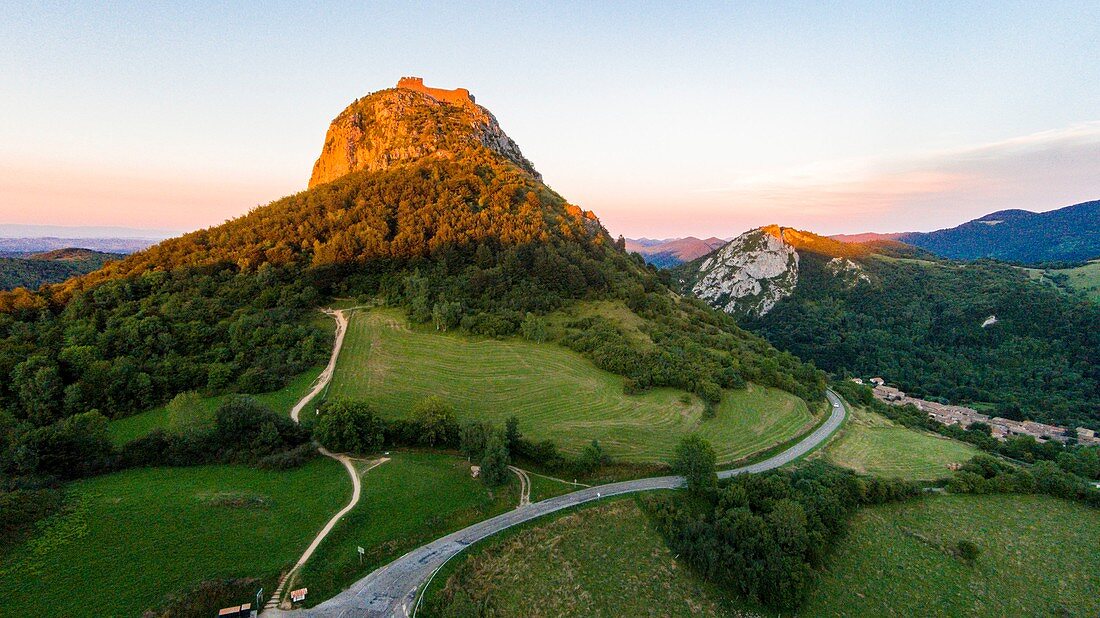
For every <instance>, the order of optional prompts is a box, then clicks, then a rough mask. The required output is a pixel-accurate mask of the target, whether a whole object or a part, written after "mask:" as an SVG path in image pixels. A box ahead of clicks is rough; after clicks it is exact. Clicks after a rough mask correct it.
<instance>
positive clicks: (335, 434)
mask: <svg viewBox="0 0 1100 618" xmlns="http://www.w3.org/2000/svg"><path fill="white" fill-rule="evenodd" d="M320 412H321V415H320V417H319V418H318V419H317V422H316V423H315V424H314V426H313V435H314V436H315V437H316V438H317V441H318V442H320V443H321V444H322V445H323V446H324V447H325V448H327V449H330V450H333V451H336V452H337V453H359V454H364V453H373V452H375V451H379V450H381V449H382V444H383V438H384V425H385V424H384V423H383V421H382V420H381V419H380V418H378V415H377V414H375V412H374V409H373V408H371V406H370V404H368V403H365V402H353V401H346V400H338V401H327V402H325V404H324V405H322V406H321V409H320Z"/></svg>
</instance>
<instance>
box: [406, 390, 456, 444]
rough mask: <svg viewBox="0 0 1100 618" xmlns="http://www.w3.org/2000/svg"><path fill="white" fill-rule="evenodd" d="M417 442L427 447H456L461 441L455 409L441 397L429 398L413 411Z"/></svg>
mask: <svg viewBox="0 0 1100 618" xmlns="http://www.w3.org/2000/svg"><path fill="white" fill-rule="evenodd" d="M412 416H413V423H414V424H415V426H416V430H417V442H418V443H420V444H423V445H425V446H436V445H437V444H438V445H439V446H454V445H455V444H457V443H458V439H459V426H458V421H457V420H455V413H454V409H453V408H451V406H450V404H448V403H447V402H446V401H444V400H443V399H441V398H439V397H428V398H427V399H424V400H422V401H421V402H420V403H418V404H416V406H415V407H414V408H413V410H412Z"/></svg>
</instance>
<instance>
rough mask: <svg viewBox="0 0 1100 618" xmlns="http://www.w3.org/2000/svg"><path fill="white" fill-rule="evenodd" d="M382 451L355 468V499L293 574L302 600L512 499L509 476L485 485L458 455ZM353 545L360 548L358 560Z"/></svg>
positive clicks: (317, 597)
mask: <svg viewBox="0 0 1100 618" xmlns="http://www.w3.org/2000/svg"><path fill="white" fill-rule="evenodd" d="M389 456H390V461H388V462H386V463H384V464H382V465H380V466H378V467H376V468H374V469H372V470H370V471H369V472H366V473H365V474H363V475H362V479H363V489H362V495H361V497H360V499H359V504H358V505H357V506H356V507H355V509H353V510H352V511H351V512H350V513H348V515H347V516H345V517H344V519H343V520H341V521H340V523H339V524H337V525H336V527H335V528H334V529H333V531H332V533H331V534H329V536H328V537H326V538H325V540H324V541H323V542H322V543H321V545H320V547H318V548H317V552H316V553H315V554H313V556H312V557H311V558H310V560H309V562H307V563H306V565H305V566H304V567H302V570H301V572H300V573H299V574H298V577H297V579H296V583H295V584H294V587H296V588H298V587H308V588H309V604H310V605H315V604H317V603H320V602H321V601H324V600H325V599H328V598H330V597H332V596H333V595H335V594H336V593H338V592H340V590H343V589H344V588H346V587H347V586H348V585H350V584H351V583H353V582H354V581H356V580H358V579H360V578H362V577H364V576H366V575H367V574H368V573H370V572H371V571H372V570H374V569H375V568H376V567H378V566H381V565H383V564H385V563H387V562H389V561H390V560H392V559H394V558H397V557H398V556H400V555H401V554H404V553H405V552H407V551H409V550H411V549H414V548H416V547H419V546H420V545H423V544H424V543H427V542H428V541H432V540H434V539H437V538H439V537H441V536H444V535H446V534H448V533H450V532H453V531H455V530H460V529H462V528H465V527H466V526H468V525H471V524H474V523H477V522H479V521H481V520H483V519H488V518H489V517H492V516H493V515H496V514H498V513H503V512H504V511H507V510H509V509H513V508H515V507H516V506H517V504H518V503H519V493H518V482H517V481H516V480H515V478H514V477H513V478H512V479H511V481H510V482H509V484H508V485H505V486H504V487H502V488H500V489H497V490H494V491H490V490H489V489H488V488H486V486H485V484H483V483H482V482H481V481H479V480H476V479H473V478H471V477H470V464H469V463H467V462H466V460H465V459H463V458H461V457H457V456H454V455H443V454H435V453H418V452H393V453H391V454H390V455H389ZM330 514H331V511H330ZM357 545H358V546H362V547H363V548H365V549H366V550H367V554H366V559H365V560H364V563H363V565H362V566H360V564H359V556H358V553H357V552H356V546H357Z"/></svg>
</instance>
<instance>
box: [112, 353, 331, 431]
mask: <svg viewBox="0 0 1100 618" xmlns="http://www.w3.org/2000/svg"><path fill="white" fill-rule="evenodd" d="M321 369H322V368H321V367H316V368H314V369H310V370H309V371H307V372H305V373H303V374H301V375H299V376H297V377H296V378H294V379H293V380H291V382H290V384H287V385H286V388H283V389H281V390H277V391H273V392H270V393H261V394H258V395H247V396H248V397H252V398H253V399H255V400H256V401H258V402H260V403H262V404H264V405H265V406H267V407H269V408H271V409H272V410H275V411H276V412H280V413H285V414H289V413H290V409H291V408H292V407H294V404H296V403H298V400H299V399H301V398H302V397H304V396H305V395H306V393H308V392H309V389H310V387H311V386H313V382H314V381H315V380H316V379H317V376H318V375H320V373H321ZM234 396H235V395H218V396H216V397H203V398H202V399H201V401H200V405H199V406H198V407H197V408H196V409H195V410H194V413H193V414H191V415H189V416H188V418H187V419H186V422H188V423H197V424H203V423H212V422H213V420H214V412H215V411H216V410H217V409H218V406H220V405H221V404H222V402H223V401H225V400H226V399H228V398H230V397H234ZM169 416H170V415H169V413H168V406H167V405H164V406H160V407H157V408H153V409H152V410H146V411H145V412H142V413H140V414H135V415H133V416H127V417H125V418H120V419H118V420H114V421H111V425H110V430H111V439H112V440H114V441H115V444H120V445H121V444H125V443H126V442H129V441H130V440H133V439H134V438H140V437H141V436H144V435H146V434H148V433H149V432H150V431H152V430H154V429H157V428H160V429H169V428H170V427H171V425H172V423H173V419H171V418H169Z"/></svg>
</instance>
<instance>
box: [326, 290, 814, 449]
mask: <svg viewBox="0 0 1100 618" xmlns="http://www.w3.org/2000/svg"><path fill="white" fill-rule="evenodd" d="M623 381H624V379H623V378H622V377H620V376H616V375H614V374H611V373H608V372H606V371H603V370H600V369H598V368H596V367H594V366H593V365H592V363H591V361H589V360H586V359H585V358H583V357H582V356H580V355H579V354H577V353H576V352H573V351H571V350H568V349H565V348H563V347H561V346H559V345H556V344H553V343H549V342H546V343H534V342H531V341H527V340H524V339H520V338H512V339H505V340H497V339H486V338H471V337H469V336H466V335H462V334H457V333H439V332H435V331H433V330H429V329H425V328H421V327H410V325H409V324H408V323H407V321H406V320H405V319H404V317H403V316H402V315H401V314H400V313H399V312H396V311H392V310H373V311H368V312H357V313H355V314H353V316H352V319H351V324H350V326H349V327H348V334H347V338H346V339H345V341H344V347H343V350H342V351H341V355H340V360H339V363H338V364H337V367H336V374H335V376H334V378H333V383H332V386H331V387H330V389H329V393H328V397H330V398H341V397H343V398H349V399H364V400H367V401H370V402H372V403H373V404H375V407H376V408H377V409H378V410H379V411H380V412H381V413H382V414H383V415H384V416H388V417H390V418H404V417H407V416H408V415H409V412H410V410H411V409H412V408H413V407H414V406H415V405H416V404H417V403H418V402H419V401H421V400H423V399H425V398H426V397H428V396H438V397H442V398H443V399H444V400H446V401H447V402H448V403H450V404H452V405H453V406H454V407H455V409H456V411H457V413H458V415H459V418H460V419H485V420H490V421H493V422H495V423H503V422H504V420H505V419H506V418H508V417H509V416H512V415H515V416H517V417H518V418H519V421H520V428H521V429H522V431H523V433H524V435H526V436H529V437H531V438H532V439H535V440H542V439H550V440H553V441H554V442H556V443H557V444H558V445H559V446H560V447H561V448H562V449H563V450H564V451H565V452H568V453H574V454H575V453H579V452H580V450H581V449H582V448H584V446H586V445H587V444H588V443H589V442H591V441H592V440H594V439H595V440H599V441H600V445H601V446H603V447H604V448H605V449H607V451H608V452H609V453H610V454H612V455H613V456H614V457H616V458H622V459H625V460H629V461H632V462H655V461H667V460H668V457H669V455H670V454H671V453H672V450H673V448H674V447H675V445H676V443H677V442H678V441H679V439H680V437H682V436H684V435H686V434H688V433H691V432H698V433H700V434H701V435H704V436H706V437H707V438H708V439H709V440H711V441H712V442H713V443H714V444H715V446H716V448H717V450H718V456H719V461H721V462H732V461H735V460H737V459H741V458H743V457H746V456H748V455H750V454H752V453H754V452H756V451H760V450H764V449H766V448H768V447H770V446H773V445H774V444H778V443H782V442H785V441H787V440H789V439H791V438H793V437H795V436H797V435H799V434H800V433H802V432H804V431H805V430H807V429H808V428H809V427H810V426H811V425H812V424H813V417H812V416H811V415H810V413H809V411H808V410H807V407H806V404H805V402H804V401H802V400H801V399H799V398H797V397H794V396H792V395H790V394H788V393H785V392H783V391H780V390H776V389H771V388H765V387H762V386H756V385H750V386H749V387H748V388H744V389H738V390H727V391H726V392H725V393H724V394H723V396H722V401H721V403H719V404H718V406H717V409H716V414H715V416H714V418H710V419H707V418H704V404H703V402H702V401H701V400H700V399H699V397H698V396H692V395H690V394H689V393H686V392H684V391H682V390H677V389H671V388H658V389H654V390H651V391H648V392H644V393H640V394H636V395H625V394H623Z"/></svg>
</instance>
